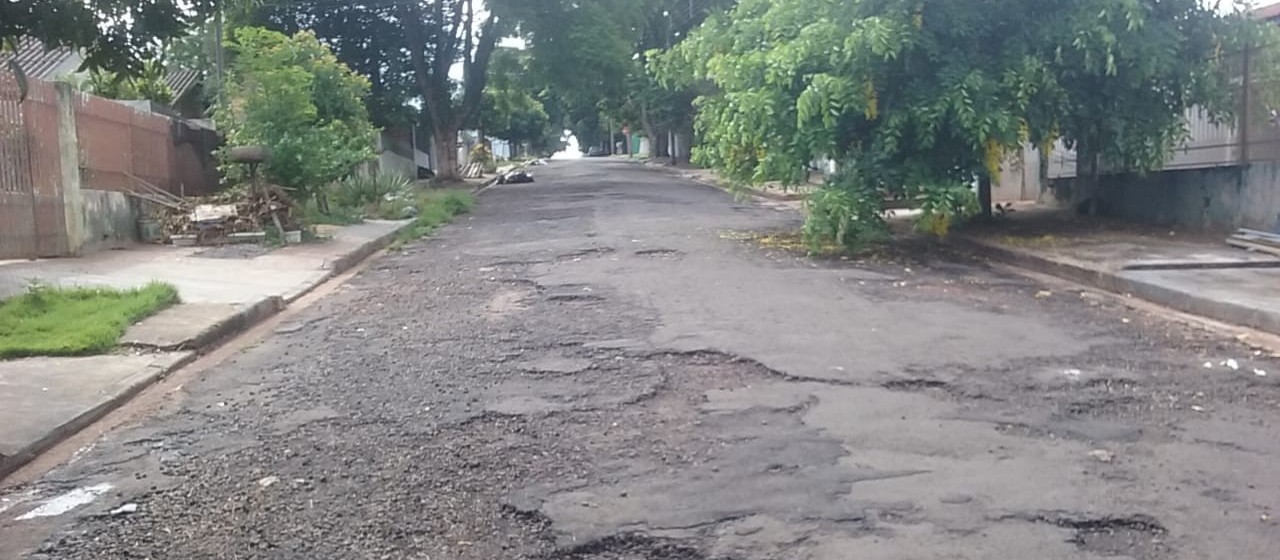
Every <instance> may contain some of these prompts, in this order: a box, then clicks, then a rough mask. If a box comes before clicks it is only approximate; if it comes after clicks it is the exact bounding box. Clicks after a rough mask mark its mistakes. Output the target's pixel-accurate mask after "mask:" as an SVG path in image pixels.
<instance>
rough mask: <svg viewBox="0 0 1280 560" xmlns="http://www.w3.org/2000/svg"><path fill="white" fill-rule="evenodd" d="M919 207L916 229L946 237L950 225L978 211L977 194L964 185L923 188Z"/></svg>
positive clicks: (974, 214)
mask: <svg viewBox="0 0 1280 560" xmlns="http://www.w3.org/2000/svg"><path fill="white" fill-rule="evenodd" d="M919 208H920V217H919V218H918V219H917V220H916V229H918V230H920V231H923V232H925V233H928V234H931V235H934V236H937V237H946V236H947V234H948V233H949V232H950V231H951V228H952V226H954V225H956V224H958V223H960V222H961V221H963V220H965V219H968V218H971V217H973V216H976V215H977V214H978V213H979V211H980V209H979V208H978V196H977V194H975V193H974V192H973V189H971V188H969V187H968V186H966V185H952V186H940V187H933V188H927V189H923V190H922V196H921V197H920V206H919Z"/></svg>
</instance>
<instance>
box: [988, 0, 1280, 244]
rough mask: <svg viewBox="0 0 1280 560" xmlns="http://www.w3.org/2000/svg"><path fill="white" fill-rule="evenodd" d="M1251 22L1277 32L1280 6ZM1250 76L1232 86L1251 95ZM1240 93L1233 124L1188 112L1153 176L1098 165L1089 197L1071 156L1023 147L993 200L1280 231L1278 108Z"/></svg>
mask: <svg viewBox="0 0 1280 560" xmlns="http://www.w3.org/2000/svg"><path fill="white" fill-rule="evenodd" d="M1251 15H1252V17H1254V18H1255V19H1258V20H1262V21H1268V22H1272V23H1275V24H1280V2H1278V3H1273V4H1270V5H1267V6H1263V7H1261V8H1258V9H1256V10H1254V11H1253V12H1251ZM1251 52H1256V50H1255V51H1251ZM1241 57H1242V59H1243V58H1244V57H1243V54H1242V55H1241ZM1248 68H1250V74H1249V76H1247V77H1246V78H1245V79H1242V80H1238V82H1237V83H1238V84H1245V83H1247V84H1250V85H1251V87H1250V88H1249V90H1248V91H1250V92H1256V91H1258V88H1259V87H1262V86H1263V85H1264V84H1266V83H1267V82H1268V81H1269V80H1270V78H1269V77H1268V76H1267V75H1266V74H1265V73H1264V71H1265V70H1266V69H1259V68H1258V67H1257V65H1253V66H1249V67H1248ZM1271 72H1272V73H1273V72H1274V71H1271ZM1239 87H1243V86H1239ZM1243 91H1244V90H1243V89H1242V90H1241V92H1242V95H1241V99H1242V100H1244V99H1251V101H1250V102H1249V105H1248V107H1247V110H1246V111H1244V113H1243V114H1242V115H1241V117H1240V118H1239V119H1237V121H1236V122H1233V123H1226V124H1218V123H1214V122H1212V120H1211V119H1209V118H1208V117H1207V116H1206V115H1204V114H1203V113H1202V112H1201V111H1199V110H1198V109H1194V108H1193V109H1191V110H1189V111H1188V112H1187V114H1186V123H1187V130H1188V132H1189V137H1188V138H1187V140H1186V141H1185V142H1184V143H1183V144H1182V146H1180V147H1178V148H1177V149H1175V150H1174V152H1173V153H1172V154H1170V155H1169V158H1168V160H1167V161H1166V163H1165V165H1164V167H1163V169H1162V170H1160V171H1158V172H1152V173H1146V174H1139V173H1128V172H1124V171H1121V170H1108V169H1107V166H1106V162H1105V161H1104V162H1103V163H1102V168H1103V169H1102V172H1101V176H1100V177H1099V185H1097V189H1096V190H1094V189H1087V188H1086V187H1085V184H1084V183H1083V182H1081V181H1080V180H1079V179H1078V177H1077V164H1076V154H1075V151H1074V150H1068V149H1066V147H1065V146H1063V145H1062V144H1061V143H1059V144H1057V145H1056V146H1054V149H1053V150H1052V152H1051V153H1050V154H1049V158H1048V159H1047V160H1042V158H1041V157H1040V153H1039V151H1038V150H1037V149H1035V148H1033V147H1027V148H1025V149H1024V150H1023V151H1022V153H1021V154H1016V157H1015V158H1013V160H1012V161H1011V162H1009V163H1007V164H1006V165H1005V166H1004V168H1003V169H1002V173H1001V181H1000V182H999V184H997V185H996V186H995V189H994V193H993V194H994V196H995V199H996V200H997V201H1000V200H1039V201H1042V202H1047V203H1051V204H1062V205H1064V206H1076V207H1079V206H1083V205H1084V203H1085V202H1088V203H1089V205H1090V206H1095V207H1096V208H1097V210H1098V211H1099V212H1100V213H1102V214H1104V215H1108V216H1111V217H1116V218H1121V219H1125V220H1131V221H1136V222H1143V223H1151V224H1156V225H1169V226H1182V227H1188V228H1192V229H1201V230H1230V229H1234V228H1237V227H1248V228H1253V229H1259V230H1266V231H1272V230H1277V229H1280V121H1278V120H1277V118H1276V116H1275V115H1276V114H1277V111H1278V110H1280V107H1267V106H1263V105H1262V103H1260V102H1258V101H1257V100H1258V97H1256V96H1254V97H1250V96H1245V95H1243ZM1046 179H1047V183H1046V182H1045V180H1046Z"/></svg>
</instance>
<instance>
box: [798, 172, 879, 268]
mask: <svg viewBox="0 0 1280 560" xmlns="http://www.w3.org/2000/svg"><path fill="white" fill-rule="evenodd" d="M867 183H868V182H867V181H865V180H863V176H862V175H861V174H860V173H858V172H857V170H856V169H855V168H853V167H852V166H850V167H849V168H847V170H841V172H840V173H837V174H836V175H833V176H832V177H830V178H828V179H827V182H826V184H824V185H823V186H822V187H821V188H819V189H817V190H815V191H814V192H813V194H811V195H809V200H808V201H807V203H806V207H807V210H808V214H807V216H806V219H805V223H804V238H805V241H806V242H807V243H808V244H809V246H810V248H811V249H813V250H815V251H817V250H819V249H820V248H821V247H823V246H825V245H829V244H835V245H838V246H840V247H844V248H848V249H859V248H862V247H865V246H866V245H868V244H870V243H874V242H877V241H881V240H883V239H885V238H886V237H887V236H888V226H887V225H886V224H885V220H884V199H883V197H882V196H881V194H880V192H879V191H877V190H876V189H874V188H873V187H872V186H871V185H869V184H867Z"/></svg>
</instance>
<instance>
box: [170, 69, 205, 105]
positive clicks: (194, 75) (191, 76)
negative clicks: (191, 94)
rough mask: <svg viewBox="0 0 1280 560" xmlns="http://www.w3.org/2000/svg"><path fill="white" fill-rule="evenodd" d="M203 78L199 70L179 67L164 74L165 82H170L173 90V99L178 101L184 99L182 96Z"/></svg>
mask: <svg viewBox="0 0 1280 560" xmlns="http://www.w3.org/2000/svg"><path fill="white" fill-rule="evenodd" d="M201 78H202V76H201V75H200V71H199V70H187V69H185V68H179V69H176V70H169V72H168V73H166V74H165V75H164V82H165V83H166V84H169V90H170V91H172V92H173V99H174V100H175V101H177V100H178V99H182V96H184V95H186V94H187V92H188V91H191V88H193V87H195V86H196V84H199V83H200V79H201Z"/></svg>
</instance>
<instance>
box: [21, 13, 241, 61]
mask: <svg viewBox="0 0 1280 560" xmlns="http://www.w3.org/2000/svg"><path fill="white" fill-rule="evenodd" d="M215 5H216V3H215V2H214V1H213V0H192V1H188V2H174V1H172V0H94V1H93V2H85V1H83V0H18V1H16V2H15V1H12V0H11V1H7V2H0V50H2V49H3V48H5V47H6V46H8V47H12V46H13V45H14V44H16V41H17V40H18V38H20V37H34V38H36V39H39V40H40V41H42V42H43V43H44V44H45V45H46V46H47V47H49V48H56V47H71V48H78V49H82V50H83V52H84V54H85V61H84V67H85V68H86V69H100V70H109V71H112V72H120V73H124V74H128V75H133V74H136V73H139V72H141V71H142V70H143V62H144V61H146V60H149V59H154V58H155V57H156V55H157V54H158V49H159V43H160V41H162V40H164V39H169V38H174V37H178V36H181V35H182V34H183V33H184V32H186V30H187V29H188V28H189V27H190V26H191V25H193V24H195V23H197V22H199V21H200V19H201V18H202V17H203V16H204V15H206V14H209V13H211V12H212V9H213V7H214V6H215Z"/></svg>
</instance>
